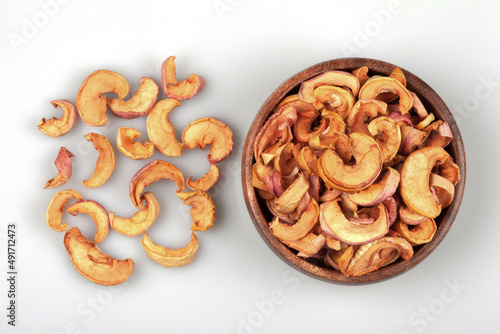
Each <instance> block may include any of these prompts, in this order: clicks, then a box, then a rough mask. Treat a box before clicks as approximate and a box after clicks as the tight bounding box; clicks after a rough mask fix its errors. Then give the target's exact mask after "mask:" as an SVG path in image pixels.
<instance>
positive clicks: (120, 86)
mask: <svg viewBox="0 0 500 334" xmlns="http://www.w3.org/2000/svg"><path fill="white" fill-rule="evenodd" d="M129 91H130V86H129V84H128V82H127V80H126V79H125V78H124V77H123V76H121V75H120V74H118V73H116V72H112V71H106V70H99V71H95V72H93V73H92V74H90V75H89V76H88V77H87V78H86V79H85V80H84V81H83V83H82V85H81V86H80V89H79V90H78V94H77V95H76V108H77V110H78V113H79V114H80V117H81V118H82V120H83V121H84V122H85V123H86V124H88V125H90V126H105V125H106V124H108V117H107V116H106V110H107V105H108V104H107V99H106V96H104V95H103V94H105V93H116V94H117V95H118V98H119V99H123V98H124V97H125V96H127V95H128V93H129Z"/></svg>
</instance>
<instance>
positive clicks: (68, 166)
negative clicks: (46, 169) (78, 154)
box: [43, 147, 74, 189]
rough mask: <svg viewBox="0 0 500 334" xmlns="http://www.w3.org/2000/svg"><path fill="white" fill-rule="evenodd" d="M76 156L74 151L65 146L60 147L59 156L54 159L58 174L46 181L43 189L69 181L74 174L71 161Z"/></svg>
mask: <svg viewBox="0 0 500 334" xmlns="http://www.w3.org/2000/svg"><path fill="white" fill-rule="evenodd" d="M72 157H74V155H73V153H71V152H70V151H68V150H67V149H66V148H65V147H61V148H60V149H59V153H58V154H57V158H56V160H55V161H54V165H55V166H56V168H57V171H58V173H57V175H56V177H55V178H53V179H50V180H49V181H47V183H45V186H44V187H43V189H46V188H55V187H59V186H60V185H63V184H65V183H66V182H68V180H69V178H70V177H71V175H72V174H73V165H72V163H71V158H72Z"/></svg>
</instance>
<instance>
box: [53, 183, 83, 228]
mask: <svg viewBox="0 0 500 334" xmlns="http://www.w3.org/2000/svg"><path fill="white" fill-rule="evenodd" d="M73 198H74V199H76V200H77V201H80V200H81V199H82V195H80V193H79V192H78V191H76V190H73V189H68V190H63V191H60V192H58V193H57V194H55V195H54V197H52V199H51V200H50V203H49V206H48V208H47V215H46V216H47V224H48V225H49V226H50V228H52V229H53V230H54V231H57V232H62V231H66V230H67V229H68V228H69V226H68V224H66V223H63V222H62V215H63V210H64V207H65V206H66V205H67V204H68V202H69V201H70V200H72V199H73Z"/></svg>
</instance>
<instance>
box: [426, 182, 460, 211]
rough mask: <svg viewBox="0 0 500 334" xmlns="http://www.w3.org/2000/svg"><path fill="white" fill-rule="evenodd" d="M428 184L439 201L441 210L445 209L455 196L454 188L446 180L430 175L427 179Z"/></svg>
mask: <svg viewBox="0 0 500 334" xmlns="http://www.w3.org/2000/svg"><path fill="white" fill-rule="evenodd" d="M429 183H430V186H431V189H433V190H434V191H435V192H436V196H437V198H438V200H439V204H441V208H443V209H444V208H446V207H448V206H450V204H451V202H452V201H453V197H454V196H455V186H454V185H453V183H451V182H450V181H449V180H448V179H446V178H444V177H442V176H440V175H438V174H434V173H431V175H430V177H429Z"/></svg>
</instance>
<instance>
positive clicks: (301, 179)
mask: <svg viewBox="0 0 500 334" xmlns="http://www.w3.org/2000/svg"><path fill="white" fill-rule="evenodd" d="M308 189H309V180H308V179H307V177H306V176H305V175H304V174H303V173H300V174H299V176H298V177H297V179H296V180H295V181H293V183H292V184H291V185H290V186H289V187H288V188H286V190H285V192H284V193H283V194H282V195H281V196H279V197H278V198H277V199H276V200H275V204H276V209H277V211H279V212H281V213H283V214H287V213H290V212H292V211H293V210H295V209H296V208H297V205H298V204H299V202H300V200H301V199H302V196H304V194H305V193H306V192H307V190H308Z"/></svg>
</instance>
